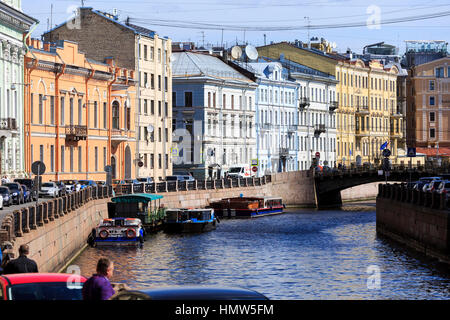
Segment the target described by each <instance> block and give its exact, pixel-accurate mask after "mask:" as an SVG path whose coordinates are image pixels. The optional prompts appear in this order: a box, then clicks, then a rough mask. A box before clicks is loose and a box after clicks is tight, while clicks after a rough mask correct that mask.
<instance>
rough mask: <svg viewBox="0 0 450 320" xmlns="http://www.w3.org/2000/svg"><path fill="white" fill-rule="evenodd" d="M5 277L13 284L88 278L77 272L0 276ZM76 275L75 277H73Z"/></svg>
mask: <svg viewBox="0 0 450 320" xmlns="http://www.w3.org/2000/svg"><path fill="white" fill-rule="evenodd" d="M0 277H1V278H3V279H7V281H8V280H9V281H8V282H10V283H11V285H15V284H23V283H38V282H66V281H68V280H69V281H77V280H78V281H79V282H81V283H84V282H85V281H86V278H85V277H83V276H80V275H76V274H68V273H16V274H5V275H2V276H0ZM71 277H74V278H71Z"/></svg>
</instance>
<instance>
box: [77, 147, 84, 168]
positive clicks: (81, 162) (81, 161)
mask: <svg viewBox="0 0 450 320" xmlns="http://www.w3.org/2000/svg"><path fill="white" fill-rule="evenodd" d="M82 171H83V154H82V149H81V146H80V147H78V172H82Z"/></svg>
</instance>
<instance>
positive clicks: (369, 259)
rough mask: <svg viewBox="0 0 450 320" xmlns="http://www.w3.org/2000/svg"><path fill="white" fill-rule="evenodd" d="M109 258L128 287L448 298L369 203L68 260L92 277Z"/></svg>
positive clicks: (158, 238) (434, 273) (446, 281)
mask: <svg viewBox="0 0 450 320" xmlns="http://www.w3.org/2000/svg"><path fill="white" fill-rule="evenodd" d="M103 256H104V257H108V258H110V259H112V260H113V261H114V266H115V268H114V275H113V278H112V279H111V280H112V282H119V283H125V284H127V285H128V286H129V287H131V288H133V289H144V288H148V287H158V286H167V285H187V284H195V285H197V284H202V285H219V286H221V285H223V286H237V287H244V288H249V289H253V290H256V291H258V292H261V293H263V294H264V295H266V296H267V297H268V298H270V299H286V300H291V299H449V298H450V273H448V270H446V269H443V268H442V267H440V266H439V265H437V264H435V263H434V262H432V261H429V260H428V259H425V258H423V257H422V256H418V255H415V254H413V253H412V252H411V251H409V250H406V249H404V248H403V247H400V246H398V245H396V244H394V243H392V242H390V241H388V240H386V239H384V238H380V237H378V236H377V234H376V230H375V204H374V203H365V204H360V203H359V204H348V205H345V206H344V207H343V208H342V210H328V211H315V210H312V209H287V210H286V213H285V214H281V215H276V216H269V217H261V218H257V219H246V220H221V223H220V224H218V228H217V229H216V230H214V231H212V232H208V233H204V234H188V235H168V234H165V233H163V232H159V233H157V234H153V235H149V236H147V238H146V242H145V244H144V246H143V247H142V248H123V247H122V248H116V247H103V248H102V247H99V248H88V249H86V250H85V251H83V253H82V254H81V255H80V256H79V257H78V258H77V259H76V260H74V261H73V265H76V266H78V267H79V268H80V269H81V274H83V275H84V276H90V275H91V274H92V273H94V272H95V266H96V262H97V260H98V259H99V258H100V257H103Z"/></svg>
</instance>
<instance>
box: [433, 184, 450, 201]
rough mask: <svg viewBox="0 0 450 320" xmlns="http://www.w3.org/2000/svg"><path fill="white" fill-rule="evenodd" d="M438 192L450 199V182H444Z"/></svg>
mask: <svg viewBox="0 0 450 320" xmlns="http://www.w3.org/2000/svg"><path fill="white" fill-rule="evenodd" d="M436 192H439V193H443V194H445V195H446V197H447V199H448V198H449V197H450V180H443V181H442V182H441V183H440V185H439V187H438V188H437V190H436Z"/></svg>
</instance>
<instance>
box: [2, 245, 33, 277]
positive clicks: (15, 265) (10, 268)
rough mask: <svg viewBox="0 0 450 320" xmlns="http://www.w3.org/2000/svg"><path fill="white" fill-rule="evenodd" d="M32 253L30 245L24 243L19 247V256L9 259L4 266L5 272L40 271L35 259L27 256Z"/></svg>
mask: <svg viewBox="0 0 450 320" xmlns="http://www.w3.org/2000/svg"><path fill="white" fill-rule="evenodd" d="M29 253H30V247H29V246H28V245H27V244H22V245H21V246H20V247H19V257H18V258H17V259H13V260H11V261H9V262H8V263H7V264H6V266H5V267H4V270H3V273H4V274H11V273H30V272H39V271H38V267H37V264H36V262H35V261H34V260H32V259H29V258H27V255H28V254H29Z"/></svg>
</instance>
